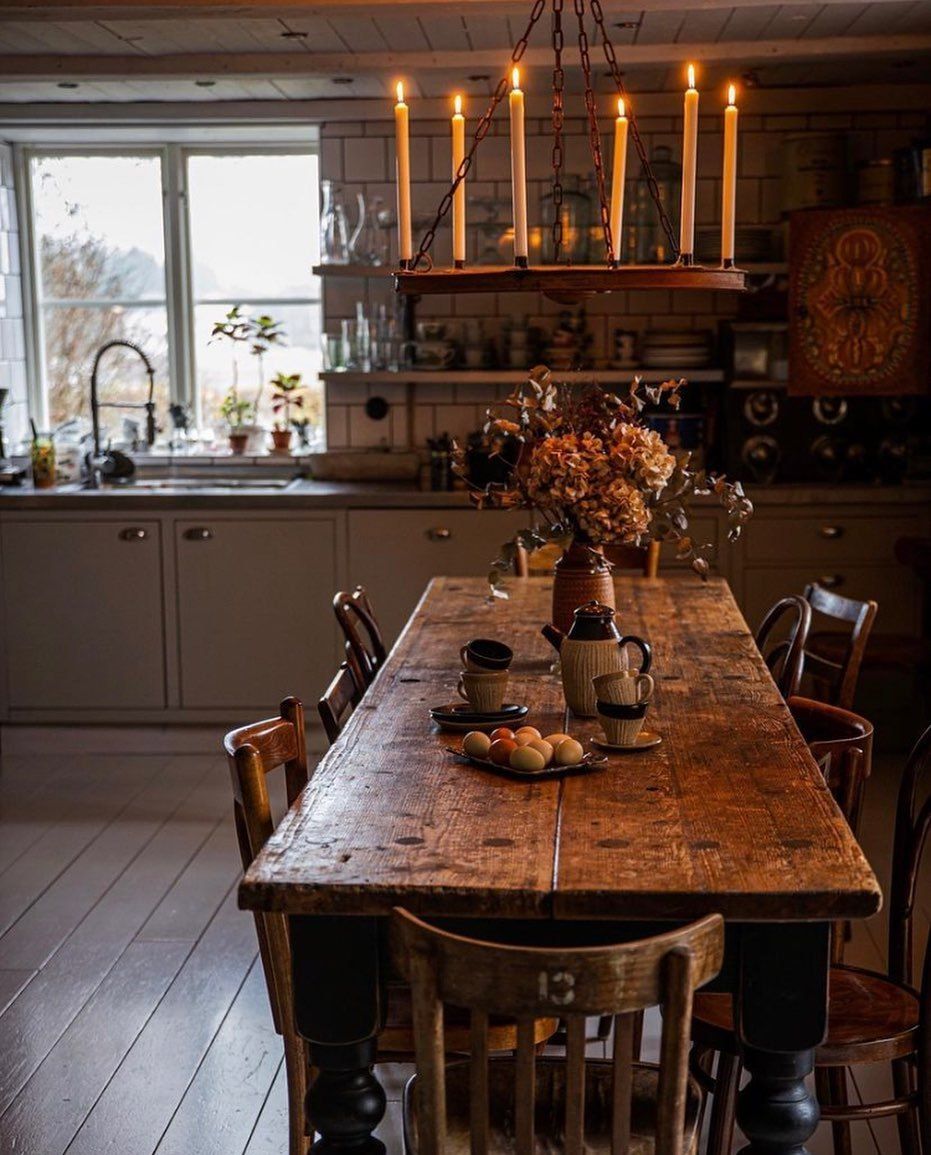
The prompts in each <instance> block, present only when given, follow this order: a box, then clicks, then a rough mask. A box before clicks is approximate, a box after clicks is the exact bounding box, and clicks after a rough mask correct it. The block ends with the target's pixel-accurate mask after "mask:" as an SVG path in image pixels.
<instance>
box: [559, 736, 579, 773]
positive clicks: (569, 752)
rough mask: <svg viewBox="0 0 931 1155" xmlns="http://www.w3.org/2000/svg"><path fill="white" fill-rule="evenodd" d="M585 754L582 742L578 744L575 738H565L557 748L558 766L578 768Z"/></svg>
mask: <svg viewBox="0 0 931 1155" xmlns="http://www.w3.org/2000/svg"><path fill="white" fill-rule="evenodd" d="M584 753H585V751H584V750H583V749H582V743H581V742H576V740H575V738H564V739H563V740H562V741H561V742H560V743H559V745H558V746H557V747H556V765H557V766H578V764H579V763H580V762H581V761H582V756H583V755H584Z"/></svg>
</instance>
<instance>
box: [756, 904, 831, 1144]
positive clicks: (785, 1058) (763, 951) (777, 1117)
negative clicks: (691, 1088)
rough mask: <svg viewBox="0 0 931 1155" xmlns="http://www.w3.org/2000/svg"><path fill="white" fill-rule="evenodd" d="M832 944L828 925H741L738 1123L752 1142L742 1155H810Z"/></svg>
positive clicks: (817, 1117)
mask: <svg viewBox="0 0 931 1155" xmlns="http://www.w3.org/2000/svg"><path fill="white" fill-rule="evenodd" d="M829 943H830V928H829V926H828V924H826V923H782V924H773V923H761V924H758V925H754V926H746V927H744V928H743V933H742V936H741V950H740V990H739V997H738V1000H737V1007H738V1021H739V1030H740V1040H741V1057H742V1060H743V1065H744V1068H745V1069H746V1070H747V1072H748V1073H749V1075H750V1081H749V1083H748V1084H747V1085H746V1086H745V1087H744V1089H743V1090H742V1091H741V1092H740V1095H739V1096H738V1099H737V1122H738V1124H739V1125H740V1129H741V1130H742V1131H743V1133H744V1134H745V1135H746V1137H747V1138H748V1139H749V1140H750V1142H749V1144H748V1146H746V1147H744V1148H743V1149H742V1151H741V1153H740V1155H808V1148H807V1147H806V1146H805V1143H806V1142H807V1140H808V1139H809V1138H810V1137H811V1136H812V1134H814V1131H815V1128H816V1127H817V1126H818V1120H819V1118H820V1115H821V1112H820V1109H819V1107H818V1101H817V1099H816V1098H815V1096H814V1094H813V1093H812V1091H811V1089H810V1087H809V1083H808V1082H806V1077H807V1076H808V1075H810V1074H811V1071H812V1068H813V1066H814V1048H815V1047H816V1046H817V1045H818V1044H819V1043H820V1042H821V1041H822V1039H823V1037H824V1032H825V1028H826V1025H827V982H828V964H829Z"/></svg>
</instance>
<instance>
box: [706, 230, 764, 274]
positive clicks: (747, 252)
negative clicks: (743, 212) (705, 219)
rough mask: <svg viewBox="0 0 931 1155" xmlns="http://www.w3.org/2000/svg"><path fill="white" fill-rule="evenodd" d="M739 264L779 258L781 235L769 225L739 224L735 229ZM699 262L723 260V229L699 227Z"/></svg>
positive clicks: (735, 243)
mask: <svg viewBox="0 0 931 1155" xmlns="http://www.w3.org/2000/svg"><path fill="white" fill-rule="evenodd" d="M734 249H735V251H736V253H737V264H738V265H740V264H742V263H748V262H749V263H751V264H752V263H759V262H764V261H773V260H776V259H777V255H778V252H779V237H778V234H776V233H775V232H774V231H773V229H772V228H770V227H769V226H768V225H738V227H737V228H736V230H735V231H734ZM695 256H696V260H697V261H698V263H699V264H704V265H715V264H718V262H720V260H721V230H720V229H718V228H714V229H711V228H708V229H699V230H698V238H697V243H696V253H695Z"/></svg>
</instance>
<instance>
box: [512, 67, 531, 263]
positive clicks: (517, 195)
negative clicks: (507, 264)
mask: <svg viewBox="0 0 931 1155" xmlns="http://www.w3.org/2000/svg"><path fill="white" fill-rule="evenodd" d="M510 109H511V200H512V202H513V205H514V264H515V265H520V266H521V267H522V268H523V267H526V265H527V154H526V146H525V143H524V94H523V92H521V89H520V71H519V70H518V69H517V68H515V69H514V71H513V72H512V73H511V94H510Z"/></svg>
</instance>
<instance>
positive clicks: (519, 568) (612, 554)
mask: <svg viewBox="0 0 931 1155" xmlns="http://www.w3.org/2000/svg"><path fill="white" fill-rule="evenodd" d="M561 554H562V550H561V548H560V547H559V546H543V547H542V548H541V549H538V550H534V551H533V553H530V552H529V551H528V550H526V549H525V548H524V547H523V546H522V545H518V547H517V551H516V553H515V554H514V574H515V576H516V577H530V576H531V575H533V574H540V575H543V576H547V575H550V574H552V572H553V566H554V565H555V564H556V562H557V561H558V560H559V558H560V556H561ZM604 555H605V557H606V558H607V559H608V561H609V562H611V564H612V565H613V566H614V568H615V569H619V570H641V571H642V572H643V576H644V577H648V578H655V577H656V575H657V574H658V573H659V555H660V543H659V542H658V541H651V542H650V543H649V545H647V546H642V547H641V546H638V545H606V546H605V547H604Z"/></svg>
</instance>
